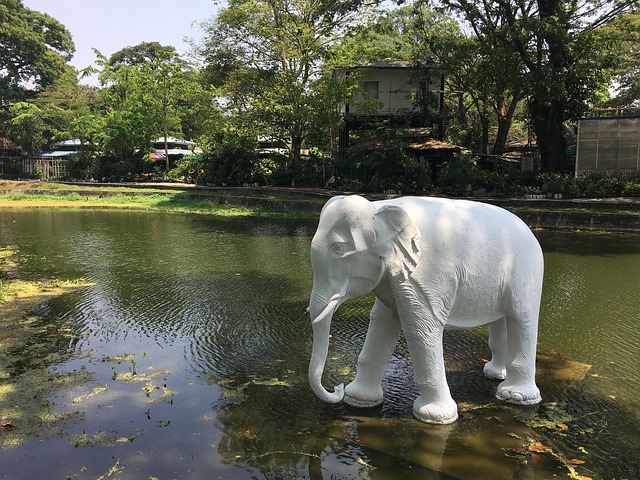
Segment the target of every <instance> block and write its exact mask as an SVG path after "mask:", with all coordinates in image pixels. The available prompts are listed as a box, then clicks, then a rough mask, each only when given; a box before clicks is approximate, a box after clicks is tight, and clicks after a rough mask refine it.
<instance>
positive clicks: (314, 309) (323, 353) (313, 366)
mask: <svg viewBox="0 0 640 480" xmlns="http://www.w3.org/2000/svg"><path fill="white" fill-rule="evenodd" d="M312 297H313V296H312ZM341 300H342V296H341V295H339V294H336V295H334V296H333V297H331V299H330V300H329V301H328V302H327V305H326V307H324V309H322V310H320V308H322V307H321V306H320V307H318V305H322V303H320V302H318V301H315V300H314V301H312V302H311V305H310V307H309V312H310V314H311V318H312V319H313V351H312V353H311V362H310V363H309V383H310V384H311V389H312V390H313V393H315V394H316V396H318V398H320V399H321V400H323V401H325V402H327V403H339V402H341V401H342V399H343V397H344V385H342V384H341V385H337V386H336V387H335V388H334V391H333V392H329V391H327V390H326V389H325V388H324V387H323V386H322V374H323V372H324V365H325V363H326V361H327V354H328V352H329V332H330V329H331V319H332V317H333V313H334V312H335V311H336V309H337V308H338V306H339V305H340V303H341ZM318 312H319V313H318Z"/></svg>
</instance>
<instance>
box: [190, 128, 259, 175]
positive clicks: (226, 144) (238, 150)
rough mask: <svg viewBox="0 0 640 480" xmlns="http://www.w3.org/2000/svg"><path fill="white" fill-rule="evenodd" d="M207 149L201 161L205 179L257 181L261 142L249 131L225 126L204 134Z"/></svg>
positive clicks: (205, 148)
mask: <svg viewBox="0 0 640 480" xmlns="http://www.w3.org/2000/svg"><path fill="white" fill-rule="evenodd" d="M202 144H203V148H204V150H205V152H206V153H205V155H204V159H203V161H202V169H203V170H204V173H203V174H202V175H201V176H200V177H199V178H201V181H203V182H205V183H210V184H215V185H228V186H237V185H242V184H244V183H249V182H254V181H257V180H255V177H254V175H255V172H256V165H257V163H258V162H257V158H256V149H257V147H258V142H257V139H256V137H254V136H253V135H251V134H250V133H246V132H241V131H239V130H237V129H233V128H226V129H223V130H219V131H217V132H212V133H211V134H210V135H209V136H207V137H203V138H202Z"/></svg>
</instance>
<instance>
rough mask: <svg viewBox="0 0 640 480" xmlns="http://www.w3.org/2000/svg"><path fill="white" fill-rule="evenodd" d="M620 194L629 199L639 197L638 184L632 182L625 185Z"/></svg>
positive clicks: (639, 186) (639, 185) (639, 188)
mask: <svg viewBox="0 0 640 480" xmlns="http://www.w3.org/2000/svg"><path fill="white" fill-rule="evenodd" d="M622 193H623V194H624V195H626V196H630V197H637V196H640V183H639V182H633V181H632V182H627V183H625V185H624V189H623V192H622Z"/></svg>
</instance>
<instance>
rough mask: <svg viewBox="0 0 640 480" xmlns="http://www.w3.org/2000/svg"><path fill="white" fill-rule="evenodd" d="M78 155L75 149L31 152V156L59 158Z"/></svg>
mask: <svg viewBox="0 0 640 480" xmlns="http://www.w3.org/2000/svg"><path fill="white" fill-rule="evenodd" d="M70 155H78V152H76V151H75V150H50V151H48V152H38V153H34V154H33V158H59V157H68V156H70Z"/></svg>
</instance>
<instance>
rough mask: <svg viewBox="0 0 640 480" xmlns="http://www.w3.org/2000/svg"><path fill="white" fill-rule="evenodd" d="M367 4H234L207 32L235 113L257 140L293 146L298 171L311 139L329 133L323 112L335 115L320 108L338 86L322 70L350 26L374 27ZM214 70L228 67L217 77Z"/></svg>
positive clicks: (258, 0)
mask: <svg viewBox="0 0 640 480" xmlns="http://www.w3.org/2000/svg"><path fill="white" fill-rule="evenodd" d="M359 3H360V2H350V1H343V2H329V1H317V0H289V1H287V0H231V1H230V2H229V5H228V7H227V8H224V9H222V10H220V12H219V13H218V15H217V16H216V18H215V19H214V20H213V21H212V22H210V23H209V24H207V25H206V31H207V35H206V36H207V38H206V39H205V40H206V41H205V43H204V48H203V50H202V52H201V53H202V55H203V58H204V60H205V63H207V64H209V67H208V72H209V73H210V76H209V78H211V79H212V81H216V82H218V84H220V85H222V88H221V95H222V97H223V99H224V101H225V103H226V107H227V110H228V111H229V112H232V113H233V115H234V118H236V119H237V120H238V124H239V125H241V126H242V127H243V128H247V129H253V131H255V132H256V136H257V135H265V136H269V137H272V138H274V139H277V140H281V141H283V142H285V143H286V144H287V145H288V147H289V152H290V153H289V159H290V161H291V164H292V168H293V170H294V171H295V170H296V169H297V168H298V164H299V161H300V149H301V147H302V146H303V144H304V142H305V139H306V138H307V137H308V136H309V135H310V133H311V132H316V131H318V130H323V131H326V123H325V124H324V125H319V124H318V123H316V122H318V121H320V122H322V121H323V120H325V121H328V117H326V116H323V117H322V120H321V119H320V118H319V117H320V115H319V113H318V112H319V111H322V112H327V111H329V108H322V109H320V110H318V108H317V107H318V106H320V105H322V99H321V98H320V97H319V91H322V92H323V93H326V89H327V85H328V84H329V83H330V79H329V80H327V76H329V74H328V72H326V71H325V72H323V71H322V62H323V60H325V59H326V58H327V52H328V49H329V48H330V47H331V46H332V45H333V44H335V43H336V42H337V41H338V40H340V39H341V38H343V37H344V36H345V35H346V33H347V31H348V27H349V26H350V25H356V24H361V23H363V22H364V21H365V20H366V16H365V11H366V9H364V8H360V5H359ZM213 65H220V69H219V73H218V74H216V75H211V72H213V71H214V70H216V69H215V68H213ZM323 74H324V76H323ZM329 78H330V77H329ZM329 98H333V97H332V96H330V97H329ZM324 106H325V107H327V106H326V104H324ZM331 113H332V115H333V116H335V111H332V112H331Z"/></svg>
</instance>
